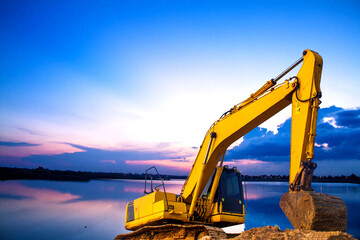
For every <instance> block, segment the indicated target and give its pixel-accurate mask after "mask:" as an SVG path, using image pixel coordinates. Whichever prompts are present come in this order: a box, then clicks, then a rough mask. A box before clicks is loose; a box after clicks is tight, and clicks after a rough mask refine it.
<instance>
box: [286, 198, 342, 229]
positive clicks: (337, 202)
mask: <svg viewBox="0 0 360 240" xmlns="http://www.w3.org/2000/svg"><path fill="white" fill-rule="evenodd" d="M280 207H281V209H282V210H283V212H284V213H285V215H286V216H287V218H288V219H289V221H290V222H291V224H292V225H293V227H294V228H296V229H304V230H316V231H343V232H346V224H347V210H346V205H345V203H344V201H343V200H341V198H339V197H336V196H332V195H328V194H324V193H317V192H314V191H299V192H288V193H285V194H283V195H282V196H281V200H280Z"/></svg>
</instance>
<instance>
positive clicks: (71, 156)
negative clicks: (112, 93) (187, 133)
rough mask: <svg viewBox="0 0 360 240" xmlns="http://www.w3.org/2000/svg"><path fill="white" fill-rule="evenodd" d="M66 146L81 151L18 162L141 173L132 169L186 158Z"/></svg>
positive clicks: (170, 153)
mask: <svg viewBox="0 0 360 240" xmlns="http://www.w3.org/2000/svg"><path fill="white" fill-rule="evenodd" d="M69 145H70V146H71V147H74V148H77V149H79V150H81V151H80V152H73V153H62V154H54V155H31V156H28V157H23V158H21V159H22V160H23V161H25V162H29V163H32V164H34V165H37V166H43V167H46V168H50V169H64V170H65V169H69V170H86V171H106V172H109V171H113V172H126V171H131V172H140V173H141V172H143V168H142V167H134V166H136V165H137V166H139V164H140V165H151V164H153V161H159V162H161V161H165V162H167V163H169V162H172V161H175V162H178V161H179V159H181V160H182V159H184V158H186V157H187V156H183V155H181V154H179V156H174V152H172V151H157V150H154V151H143V150H104V149H98V148H90V147H85V146H81V145H76V144H69ZM104 163H105V164H104ZM168 167H169V168H171V165H170V164H168ZM144 168H145V167H144ZM174 171H175V169H174Z"/></svg>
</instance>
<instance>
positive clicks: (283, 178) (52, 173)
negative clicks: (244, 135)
mask: <svg viewBox="0 0 360 240" xmlns="http://www.w3.org/2000/svg"><path fill="white" fill-rule="evenodd" d="M148 177H149V175H148ZM151 177H152V179H153V180H158V179H159V178H158V177H157V176H156V175H151ZM161 177H162V178H163V179H165V180H169V179H186V178H187V176H178V175H162V176H161ZM144 178H145V174H137V173H111V172H82V171H70V170H66V171H61V170H49V169H46V168H43V167H38V168H35V169H30V168H8V167H0V180H2V181H3V180H19V179H41V180H56V181H85V182H86V181H90V180H91V179H144ZM148 179H149V178H148ZM243 180H244V181H249V182H251V181H264V182H271V181H274V182H275V181H276V182H287V181H289V176H287V175H260V176H249V175H243ZM313 182H341V183H360V177H358V176H356V175H355V174H351V175H350V176H344V175H341V176H313Z"/></svg>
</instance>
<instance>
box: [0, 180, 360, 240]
mask: <svg viewBox="0 0 360 240" xmlns="http://www.w3.org/2000/svg"><path fill="white" fill-rule="evenodd" d="M182 183H183V182H182V181H167V182H166V190H167V191H168V192H174V193H179V192H180V189H181V186H182ZM313 187H314V188H315V190H316V191H317V192H324V193H329V194H332V195H336V196H339V197H341V198H342V199H343V200H344V201H345V203H346V204H347V207H348V233H350V234H353V235H354V236H355V237H357V238H360V214H359V210H360V185H357V184H336V183H315V184H313ZM287 189H288V185H287V183H255V182H251V183H247V196H248V214H247V218H246V222H245V229H249V228H253V227H261V226H266V225H272V226H274V225H278V226H279V227H280V228H281V229H285V228H292V227H291V224H290V222H289V221H288V220H287V218H286V217H285V215H284V214H283V213H282V211H281V209H280V207H279V200H280V197H281V195H282V193H284V192H286V191H287ZM143 190H144V182H143V181H140V180H139V181H137V180H136V181H132V180H130V181H129V180H94V181H90V182H87V183H82V182H56V181H33V180H29V181H25V180H24V181H4V182H0V239H3V240H7V239H16V240H17V239H39V240H41V239H46V240H48V239H54V240H55V239H87V240H91V239H113V238H114V237H115V236H116V235H117V234H119V233H124V232H126V230H125V229H124V216H125V207H126V204H127V202H128V201H130V200H132V199H134V198H137V197H139V196H141V195H142V192H143ZM243 227H244V226H239V227H238V229H241V228H243Z"/></svg>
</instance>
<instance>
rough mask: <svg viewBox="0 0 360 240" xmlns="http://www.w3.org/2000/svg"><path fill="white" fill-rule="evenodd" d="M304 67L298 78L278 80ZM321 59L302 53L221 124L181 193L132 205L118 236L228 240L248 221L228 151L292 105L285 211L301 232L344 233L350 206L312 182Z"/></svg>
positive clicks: (146, 198)
mask: <svg viewBox="0 0 360 240" xmlns="http://www.w3.org/2000/svg"><path fill="white" fill-rule="evenodd" d="M300 63H303V64H302V66H301V68H300V70H299V72H298V74H297V75H296V76H294V77H291V78H289V79H287V80H285V81H284V82H282V83H278V81H279V80H280V79H281V78H282V77H283V76H284V75H286V74H287V73H288V72H290V71H291V70H292V69H293V68H295V67H296V66H297V65H299V64H300ZM322 65H323V62H322V58H321V56H320V55H319V54H318V53H316V52H314V51H311V50H305V51H304V52H303V56H302V57H301V58H300V59H299V60H298V61H296V62H295V63H294V64H293V65H291V66H290V67H289V68H288V69H286V70H285V71H284V72H282V73H281V74H280V75H279V76H277V77H276V78H274V79H271V80H269V81H267V82H266V83H265V84H264V85H263V86H262V87H261V88H260V89H259V90H257V91H256V92H255V93H253V94H251V95H250V97H249V98H248V99H246V100H245V101H243V102H241V103H239V104H237V105H235V106H234V107H233V108H231V109H230V110H229V111H227V112H226V113H224V114H223V115H222V116H221V117H220V119H218V120H217V121H215V122H214V123H213V124H212V125H211V127H210V128H209V130H208V132H207V133H206V135H205V138H204V140H203V143H202V145H201V146H200V149H199V152H198V154H197V157H196V160H195V162H194V164H193V166H192V169H191V171H190V174H189V176H188V178H187V180H186V181H185V183H184V185H183V187H182V190H181V193H180V194H179V195H176V194H174V193H168V192H166V190H165V186H163V191H160V190H159V189H158V188H156V191H153V192H150V193H146V194H145V195H144V196H142V197H140V198H138V199H135V200H134V201H131V202H129V203H128V205H127V208H126V219H125V228H126V229H128V230H135V232H132V233H129V234H122V235H118V236H117V237H116V239H154V238H157V239H165V238H168V239H169V238H179V239H199V238H201V237H202V236H205V235H210V236H212V237H214V238H226V235H225V233H224V232H223V231H222V230H221V229H220V228H222V227H227V226H233V225H237V224H241V223H244V222H245V205H244V191H243V187H242V186H243V185H242V182H241V179H242V178H241V174H240V172H239V171H238V170H237V169H236V168H229V167H227V166H223V161H224V156H225V152H226V150H227V148H228V147H229V146H230V145H231V144H232V143H233V142H235V141H236V140H238V139H239V138H241V137H242V136H244V135H245V134H247V133H248V132H250V131H251V130H252V129H254V128H256V127H257V126H259V125H260V124H261V123H263V122H264V121H266V120H267V119H269V118H271V117H272V116H273V115H275V114H276V113H278V112H279V111H281V110H282V109H284V108H285V107H286V106H288V105H290V104H292V125H291V148H290V177H289V192H288V193H285V194H284V195H283V196H282V198H281V201H280V206H281V208H282V209H283V211H284V213H285V214H286V216H287V217H288V218H289V220H290V222H291V223H292V224H293V226H294V227H295V228H301V229H311V230H322V231H326V230H340V231H346V205H345V203H344V202H343V201H342V200H341V199H340V198H338V197H335V196H330V195H327V194H322V193H316V192H314V191H313V189H312V188H311V181H312V175H313V172H314V169H315V168H316V164H315V163H314V162H312V159H313V157H314V144H315V136H316V123H317V113H318V109H319V104H320V100H319V99H320V97H321V90H320V79H321V72H322Z"/></svg>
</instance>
